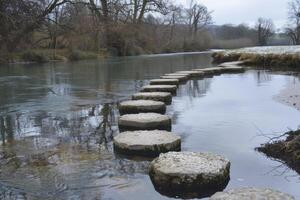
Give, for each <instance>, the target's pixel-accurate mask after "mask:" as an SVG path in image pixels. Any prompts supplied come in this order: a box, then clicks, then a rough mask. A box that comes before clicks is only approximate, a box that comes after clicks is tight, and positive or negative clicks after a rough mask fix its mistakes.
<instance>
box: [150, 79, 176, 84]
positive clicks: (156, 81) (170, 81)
mask: <svg viewBox="0 0 300 200" xmlns="http://www.w3.org/2000/svg"><path fill="white" fill-rule="evenodd" d="M178 84H179V80H178V79H153V80H150V85H178Z"/></svg>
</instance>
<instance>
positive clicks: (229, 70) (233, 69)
mask: <svg viewBox="0 0 300 200" xmlns="http://www.w3.org/2000/svg"><path fill="white" fill-rule="evenodd" d="M220 68H222V69H223V72H224V73H243V72H245V68H244V67H240V66H227V67H220Z"/></svg>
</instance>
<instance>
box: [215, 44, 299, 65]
mask: <svg viewBox="0 0 300 200" xmlns="http://www.w3.org/2000/svg"><path fill="white" fill-rule="evenodd" d="M212 57H213V60H214V62H216V63H222V62H231V61H244V62H245V64H246V65H252V66H261V67H269V68H271V67H272V68H273V67H280V68H282V67H289V68H292V69H295V70H300V67H299V66H300V47H299V46H274V47H252V48H242V49H236V50H225V51H220V52H215V53H213V55H212Z"/></svg>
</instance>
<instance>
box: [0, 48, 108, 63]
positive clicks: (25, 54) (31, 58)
mask: <svg viewBox="0 0 300 200" xmlns="http://www.w3.org/2000/svg"><path fill="white" fill-rule="evenodd" d="M108 56H109V54H108V52H107V51H106V50H104V49H103V50H99V51H98V52H95V51H81V50H69V49H58V50H53V49H32V50H26V51H20V52H17V53H10V54H4V55H0V64H7V63H9V64H13V63H47V62H55V61H64V62H66V61H79V60H90V59H98V58H105V57H108Z"/></svg>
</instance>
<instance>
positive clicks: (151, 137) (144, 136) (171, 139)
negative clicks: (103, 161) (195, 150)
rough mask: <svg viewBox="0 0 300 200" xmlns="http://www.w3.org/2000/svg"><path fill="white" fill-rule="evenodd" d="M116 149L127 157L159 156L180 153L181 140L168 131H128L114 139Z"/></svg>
mask: <svg viewBox="0 0 300 200" xmlns="http://www.w3.org/2000/svg"><path fill="white" fill-rule="evenodd" d="M114 149H115V150H116V151H117V152H119V153H123V154H127V155H142V156H157V155H159V154H160V153H165V152H168V151H180V149H181V139H180V137H179V136H178V135H176V134H173V133H171V132H168V131H162V130H152V131H127V132H123V133H120V134H119V135H117V136H116V137H115V138H114Z"/></svg>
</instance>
